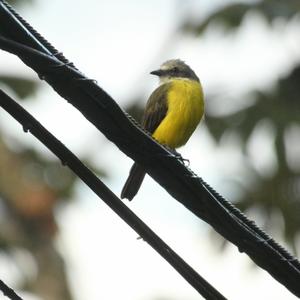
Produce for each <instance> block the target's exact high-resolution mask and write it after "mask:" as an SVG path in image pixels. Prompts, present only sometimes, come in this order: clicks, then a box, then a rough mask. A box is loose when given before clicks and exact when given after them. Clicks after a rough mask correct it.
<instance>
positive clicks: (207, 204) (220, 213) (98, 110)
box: [0, 37, 300, 296]
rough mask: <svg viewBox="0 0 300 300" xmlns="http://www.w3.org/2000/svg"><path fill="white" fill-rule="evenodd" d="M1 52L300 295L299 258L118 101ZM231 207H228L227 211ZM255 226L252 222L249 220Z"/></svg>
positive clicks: (22, 49)
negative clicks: (220, 194) (148, 131)
mask: <svg viewBox="0 0 300 300" xmlns="http://www.w3.org/2000/svg"><path fill="white" fill-rule="evenodd" d="M0 48H2V49H4V50H6V51H9V52H11V53H14V54H16V55H18V56H19V57H20V58H21V59H22V60H23V61H24V62H25V63H26V64H27V65H29V66H30V67H32V68H33V69H34V70H35V71H36V72H37V73H39V74H45V75H43V77H44V78H45V79H46V81H47V82H49V83H50V84H51V85H52V86H53V87H54V88H55V90H56V91H57V92H58V93H59V94H60V95H61V96H63V97H64V98H66V99H68V101H69V102H70V103H72V104H73V105H74V106H75V107H77V108H78V109H79V110H80V111H81V112H82V113H83V114H84V115H85V116H86V118H88V119H89V120H90V121H91V122H92V123H93V124H94V125H95V126H96V127H97V128H98V129H99V130H101V131H102V132H103V133H104V134H105V136H106V137H107V138H108V139H109V140H111V141H113V142H114V143H115V144H116V145H118V147H119V148H120V149H121V150H122V151H124V152H125V153H126V154H128V155H129V156H131V157H133V158H134V159H135V160H136V161H137V162H138V163H140V164H142V165H143V166H144V167H145V169H146V170H147V172H148V173H149V174H150V175H151V176H152V177H153V178H154V179H156V180H157V181H158V182H159V183H160V184H161V185H162V186H163V187H164V188H165V189H166V190H167V191H168V192H169V193H170V194H171V195H172V196H173V197H174V198H176V199H177V200H178V201H180V202H181V203H182V204H183V205H185V206H186V207H187V208H188V209H189V210H191V211H192V212H193V213H194V214H196V215H197V216H198V217H200V218H202V219H203V220H205V221H206V222H208V223H209V224H211V226H213V228H214V229H215V230H216V231H217V232H219V233H220V234H221V235H223V236H224V237H225V238H226V239H228V240H229V241H231V242H232V243H234V244H235V245H236V246H237V247H238V248H239V250H240V251H243V252H245V253H247V254H248V255H249V256H250V257H251V258H252V259H253V260H254V261H255V262H256V263H257V264H258V265H259V266H261V267H262V268H264V269H265V270H267V271H268V272H269V273H270V274H271V275H272V276H273V277H274V278H276V279H277V280H278V281H279V282H281V283H282V284H284V285H285V286H286V287H287V288H288V289H289V290H290V291H292V292H293V293H295V294H296V295H298V296H300V285H299V282H300V270H299V268H298V267H297V266H298V265H299V263H298V262H297V260H296V258H293V259H289V258H287V257H286V255H285V252H284V253H281V250H280V249H278V250H277V249H274V247H272V245H271V244H269V240H270V238H268V239H265V238H264V237H263V236H261V235H260V234H258V233H257V232H255V230H254V229H255V228H254V227H250V226H248V225H247V224H246V223H245V222H244V221H243V219H240V218H239V217H238V216H236V215H235V214H234V213H232V211H230V207H229V206H228V204H226V203H223V202H222V198H221V199H218V198H216V197H215V196H214V193H213V192H211V191H210V190H209V189H208V188H207V187H206V186H205V185H203V183H202V180H201V179H200V178H198V177H197V176H196V175H195V174H193V173H192V172H191V171H190V170H188V169H187V168H186V167H185V166H184V165H183V164H182V163H181V162H180V161H178V160H177V159H176V157H175V156H174V155H172V153H170V152H167V151H166V150H165V149H164V148H163V147H161V146H160V145H159V144H157V143H156V142H155V141H153V140H152V139H151V138H150V137H149V136H147V135H145V134H144V133H143V132H142V131H141V129H140V128H137V127H136V126H135V125H134V124H132V123H131V122H129V121H128V119H127V118H126V116H125V115H124V113H123V111H122V110H121V109H120V108H119V106H118V105H117V104H116V103H115V101H114V100H113V99H112V98H111V97H110V96H109V95H107V94H106V93H105V91H103V90H102V89H101V88H99V87H98V86H97V85H96V84H95V83H94V82H93V81H91V80H89V79H85V78H84V76H83V75H82V74H81V73H79V72H78V71H77V70H74V69H73V68H71V67H69V66H68V65H65V64H63V63H61V62H60V61H58V60H57V59H56V58H54V57H53V56H48V55H46V54H43V53H41V52H39V51H36V50H34V49H31V48H29V47H27V46H24V45H21V44H19V43H16V42H13V41H10V40H7V39H5V38H1V37H0ZM227 207H229V208H227ZM249 222H251V221H249Z"/></svg>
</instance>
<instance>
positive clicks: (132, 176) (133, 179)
mask: <svg viewBox="0 0 300 300" xmlns="http://www.w3.org/2000/svg"><path fill="white" fill-rule="evenodd" d="M145 175H146V173H145V171H144V169H143V168H142V167H141V166H139V165H138V164H137V163H134V164H133V166H132V167H131V169H130V172H129V176H128V178H127V180H126V182H125V184H124V187H123V189H122V192H121V198H122V199H123V198H127V199H128V200H129V201H131V200H132V199H133V197H134V196H135V195H136V194H137V192H138V191H139V189H140V187H141V184H142V182H143V180H144V177H145Z"/></svg>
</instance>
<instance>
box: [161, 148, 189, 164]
mask: <svg viewBox="0 0 300 300" xmlns="http://www.w3.org/2000/svg"><path fill="white" fill-rule="evenodd" d="M166 148H167V149H168V150H169V151H170V152H171V153H173V154H174V155H175V157H176V158H177V159H178V160H180V161H181V162H182V163H183V164H184V165H185V166H187V167H189V166H190V161H189V160H188V159H186V158H183V157H182V155H181V154H180V153H179V152H177V151H176V150H175V149H173V148H170V147H168V146H166Z"/></svg>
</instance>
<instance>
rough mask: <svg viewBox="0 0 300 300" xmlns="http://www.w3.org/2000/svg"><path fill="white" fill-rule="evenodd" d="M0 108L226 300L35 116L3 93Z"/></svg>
mask: <svg viewBox="0 0 300 300" xmlns="http://www.w3.org/2000/svg"><path fill="white" fill-rule="evenodd" d="M0 106H2V108H3V109H5V110H6V111H7V112H8V113H9V114H10V115H11V116H12V117H13V118H14V119H16V120H17V121H18V122H19V123H20V124H21V125H22V127H23V129H24V131H25V132H30V133H31V134H32V135H34V136H35V137H36V138H37V139H38V140H39V141H41V142H42V143H43V144H44V145H45V146H46V147H47V148H48V149H49V150H50V151H51V152H53V153H54V154H55V155H56V156H57V157H58V158H59V159H60V160H61V161H62V162H63V165H67V166H68V167H69V168H70V169H71V170H72V171H73V172H74V173H75V174H76V175H77V176H78V177H79V178H80V179H81V180H82V181H83V182H84V183H85V184H86V185H87V186H89V187H90V188H91V189H92V190H93V191H94V192H95V193H96V194H97V195H98V196H99V197H100V198H101V199H102V200H103V201H104V202H105V203H106V204H107V205H108V206H109V207H110V208H111V209H112V210H113V211H114V212H115V213H116V214H118V215H119V216H120V217H121V218H122V219H123V221H124V222H126V223H127V224H128V225H129V226H130V227H131V228H132V229H134V230H135V231H136V232H137V233H138V234H139V236H140V237H141V238H143V239H144V240H145V241H146V242H147V243H148V244H149V245H150V246H151V247H152V248H154V249H155V250H156V251H157V252H158V253H159V254H160V255H161V256H162V257H163V258H164V259H165V260H167V261H168V262H169V263H170V264H171V265H172V266H173V268H175V269H176V270H177V271H178V272H179V273H180V275H181V276H182V277H183V278H185V279H186V280H187V281H188V282H189V283H190V284H191V285H192V286H193V287H194V288H195V289H196V290H197V291H198V292H199V293H200V294H201V295H202V296H203V297H204V298H205V299H211V300H224V299H226V298H225V297H224V296H223V295H222V294H220V293H219V292H218V291H217V290H216V289H215V288H214V287H213V286H212V285H210V284H209V283H208V282H207V281H206V280H205V279H204V278H203V277H201V276H200V275H199V274H198V273H197V272H196V271H195V270H194V269H193V268H192V267H190V266H189V265H188V264H187V263H186V262H185V261H184V260H183V259H182V258H181V257H180V256H179V255H178V254H176V253H175V252H174V251H173V250H172V249H171V248H170V247H169V246H168V245H167V244H166V243H165V242H164V241H163V240H162V239H160V238H159V237H158V236H157V235H156V234H155V232H153V231H152V230H151V229H150V228H149V227H148V226H147V225H146V224H145V223H144V222H143V221H142V220H141V219H139V218H138V217H137V216H136V215H135V214H134V213H133V212H132V211H131V210H130V209H129V208H128V207H127V206H126V205H125V204H124V203H123V202H122V201H121V200H120V199H119V198H118V197H117V196H116V195H115V194H114V193H113V192H112V191H111V190H110V189H109V188H108V187H107V186H106V185H105V184H104V183H103V182H102V181H101V180H100V179H99V178H98V177H97V176H96V175H95V174H94V173H93V172H92V171H90V170H89V169H88V168H87V167H86V166H85V165H84V164H83V163H82V162H81V161H80V160H79V159H78V158H77V157H76V156H75V155H74V154H73V153H72V152H71V151H70V150H69V149H68V148H66V147H65V146H64V145H63V144H62V143H61V142H60V141H59V140H58V139H56V138H55V137H54V136H53V135H52V134H51V133H50V132H49V131H48V130H47V129H46V128H44V127H43V126H42V125H41V124H40V123H39V122H38V121H37V120H36V119H35V118H34V117H33V116H31V115H30V114H29V113H28V112H27V111H26V110H24V109H23V108H22V107H21V106H20V105H19V104H17V103H16V102H15V101H14V100H13V99H12V98H10V97H9V96H8V95H6V94H5V93H4V92H3V91H2V90H1V89H0Z"/></svg>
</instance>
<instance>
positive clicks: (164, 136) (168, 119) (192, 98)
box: [121, 59, 204, 201]
mask: <svg viewBox="0 0 300 300" xmlns="http://www.w3.org/2000/svg"><path fill="white" fill-rule="evenodd" d="M150 74H152V75H156V76H158V77H159V86H158V87H157V88H156V89H155V90H154V91H153V93H152V94H151V95H150V97H149V99H148V101H147V104H146V107H145V110H144V114H143V117H142V122H141V125H142V127H143V128H144V129H145V130H146V131H147V132H149V133H150V134H151V135H152V137H153V138H154V139H155V140H156V141H158V142H159V143H160V144H162V145H164V146H166V147H167V148H168V149H171V150H174V152H176V151H175V149H177V148H179V147H181V146H183V145H185V144H186V142H187V141H188V139H189V138H190V136H191V135H192V133H193V132H194V131H195V129H196V127H197V125H198V124H199V123H200V121H201V119H202V117H203V115H204V94H203V89H202V85H201V82H200V80H199V78H198V76H197V75H196V73H195V72H194V71H193V70H192V69H191V68H190V67H189V66H188V65H187V64H186V63H185V62H184V61H182V60H180V59H171V60H167V61H166V62H164V63H163V64H162V65H161V66H160V68H159V69H158V70H155V71H152V72H150ZM145 174H146V172H145V170H144V169H143V167H142V166H140V165H139V164H138V163H136V162H135V163H134V164H133V166H132V167H131V169H130V172H129V176H128V178H127V180H126V182H125V184H124V187H123V189H122V191H121V198H122V199H124V198H126V199H128V200H129V201H131V200H132V199H133V198H134V197H135V195H136V194H137V192H138V191H139V189H140V187H141V184H142V182H143V180H144V177H145Z"/></svg>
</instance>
